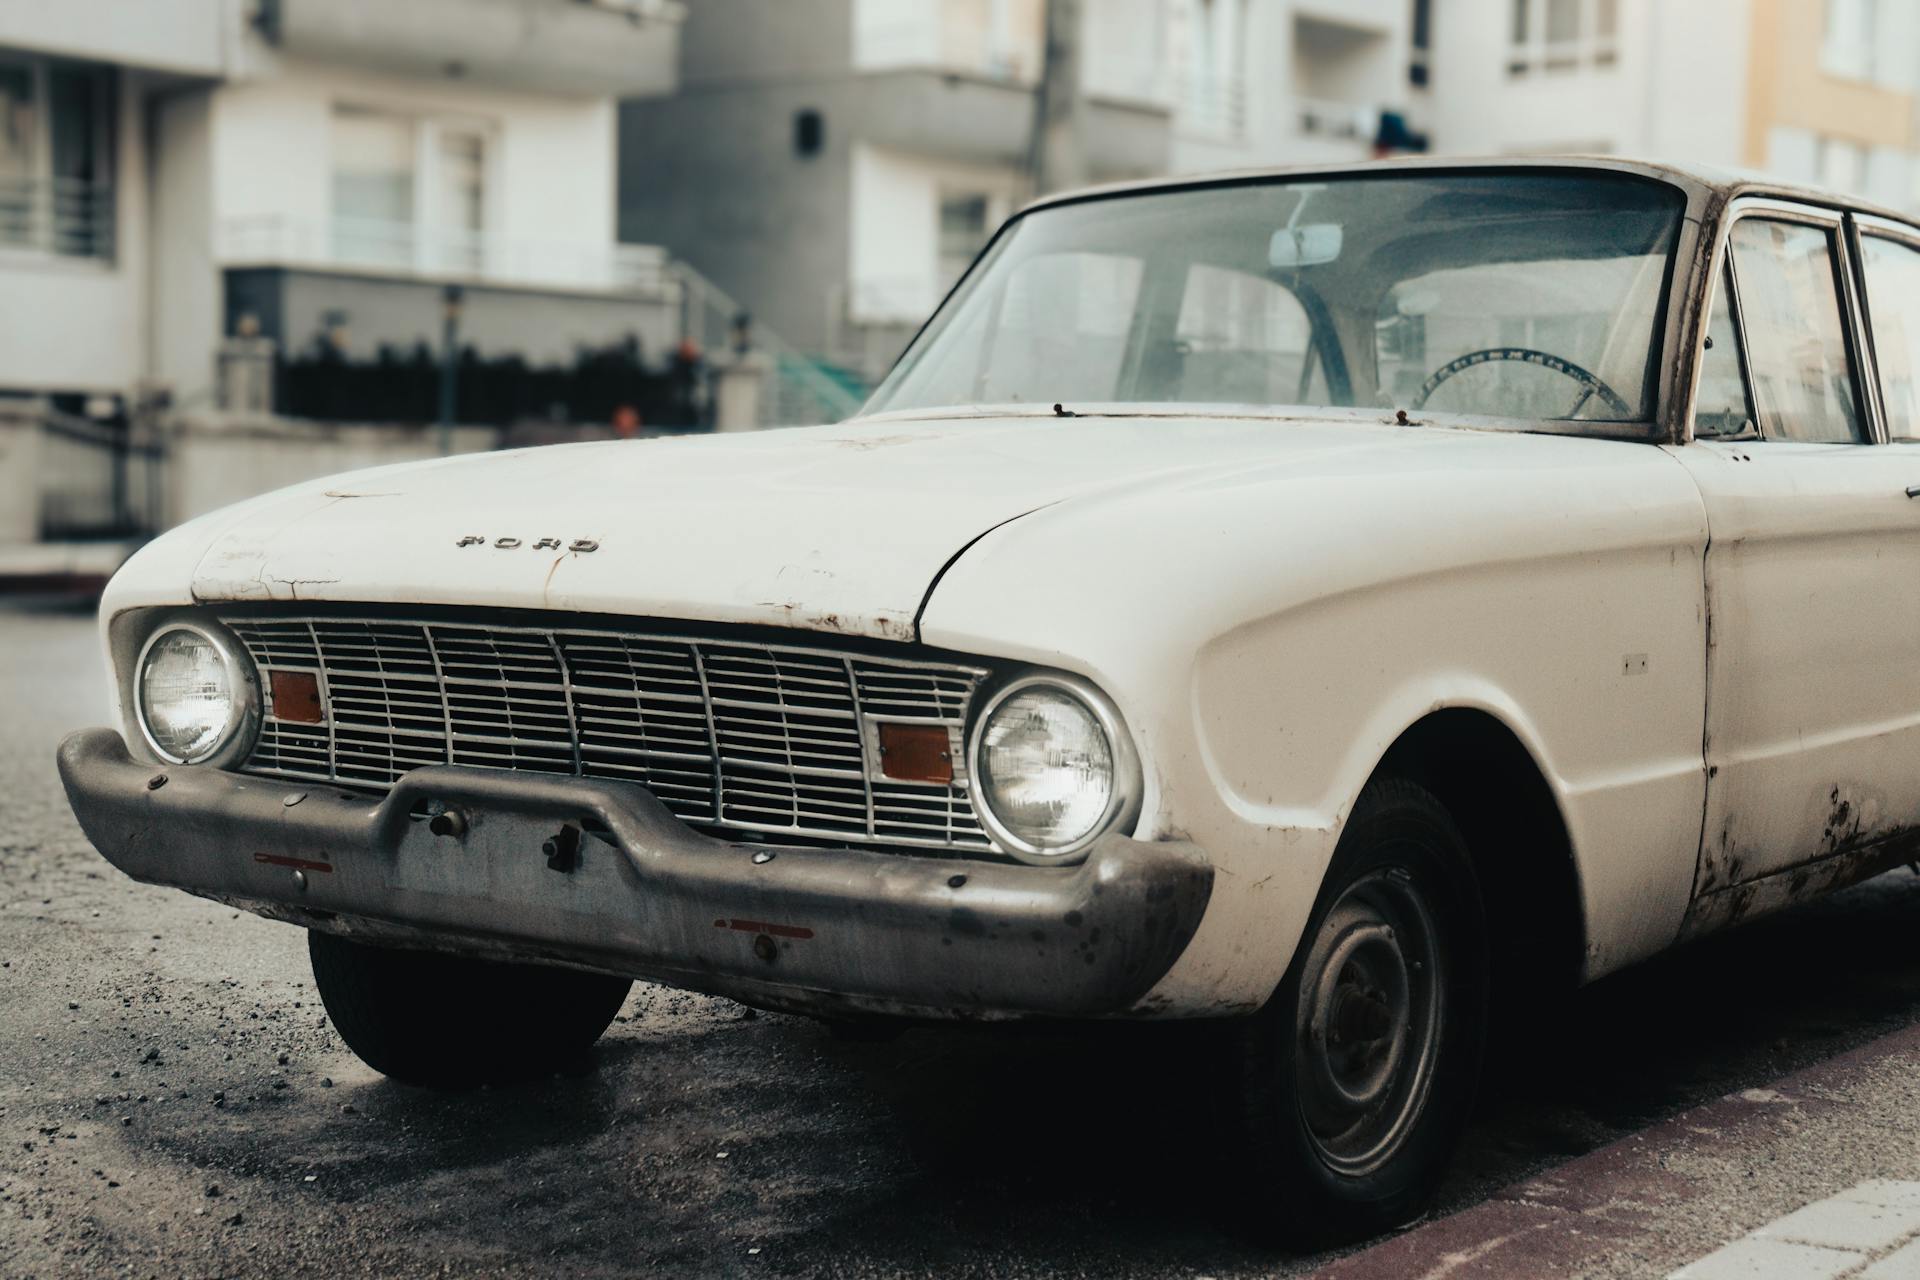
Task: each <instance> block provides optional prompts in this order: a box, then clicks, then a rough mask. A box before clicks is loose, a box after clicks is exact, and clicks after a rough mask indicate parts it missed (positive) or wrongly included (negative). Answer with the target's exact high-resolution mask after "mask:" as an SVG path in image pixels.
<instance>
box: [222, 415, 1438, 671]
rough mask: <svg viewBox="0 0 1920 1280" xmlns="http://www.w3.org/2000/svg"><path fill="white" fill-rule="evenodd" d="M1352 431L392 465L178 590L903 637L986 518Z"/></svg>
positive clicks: (656, 450) (243, 541)
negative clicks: (605, 615)
mask: <svg viewBox="0 0 1920 1280" xmlns="http://www.w3.org/2000/svg"><path fill="white" fill-rule="evenodd" d="M1371 426H1372V424H1371V423H1365V424H1363V423H1356V422H1351V421H1350V422H1327V421H1318V422H1303V421H1285V420H1279V421H1276V420H1272V419H1267V420H1256V419H1247V418H1237V419H1236V418H1220V419H1204V418H1203V419H1139V418H1133V419H1129V418H1054V417H1045V416H1042V417H1015V418H1007V417H998V418H968V419H952V420H942V421H934V422H900V421H891V422H889V421H878V420H868V421H866V422H858V423H853V424H848V425H843V426H838V427H815V428H805V429H794V430H784V431H771V432H760V433H754V434H743V435H738V436H734V435H722V436H707V437H695V438H679V439H656V440H641V441H605V442H595V443H590V444H580V445H565V446H554V447H547V448H540V449H527V450H518V451H513V452H506V453H491V454H477V455H469V456H465V457H460V458H451V459H436V460H432V461H428V462H418V463H406V464H401V465H398V466H390V467H382V468H377V469H374V470H371V471H363V472H357V473H353V474H350V475H345V476H337V477H334V478H332V479H330V480H326V481H319V482H314V483H311V484H306V485H301V486H298V487H295V488H292V489H288V490H283V491H281V492H279V493H276V494H271V495H268V496H266V497H264V498H260V499H255V500H253V501H252V502H250V503H248V504H246V505H245V506H244V507H242V508H238V509H236V510H235V512H234V513H233V518H232V519H230V520H229V521H226V522H224V524H223V525H222V526H221V527H220V528H219V529H218V531H217V532H216V533H214V534H213V535H212V537H211V539H210V541H209V543H208V545H207V548H206V551H205V553H204V555H202V556H201V557H200V559H199V562H198V566H197V568H196V570H195V572H194V578H193V595H194V597H195V598H196V599H199V600H205V601H265V600H274V601H290V600H300V601H358V602H374V603H405V604H453V605H468V606H502V607H515V608H547V609H556V610H569V611H579V612H607V613H621V614H627V615H632V616H639V617H659V618H678V619H698V620H703V621H712V622H734V623H764V624H772V625H778V626H790V627H801V628H811V629H816V630H822V631H833V632H838V633H842V634H853V635H867V636H875V637H883V638H891V639H911V638H914V636H915V631H914V627H915V619H916V617H917V615H918V614H919V612H920V608H921V605H922V603H923V602H924V600H925V599H926V597H927V594H928V592H929V590H930V589H931V587H932V585H933V584H934V583H935V582H936V581H937V579H938V578H939V576H940V574H941V572H942V571H943V569H944V568H945V567H946V566H947V565H948V564H949V563H950V562H951V561H952V560H953V559H954V558H955V557H956V556H958V555H959V554H960V552H961V551H963V550H964V549H965V548H966V547H967V545H968V544H969V543H971V542H972V541H973V540H975V539H977V538H978V537H980V536H981V535H982V534H984V533H986V532H987V531H989V530H991V529H993V528H995V527H997V526H999V525H1001V524H1004V523H1006V522H1007V521H1010V520H1014V519H1017V518H1018V517H1020V516H1022V515H1024V514H1026V513H1028V512H1032V511H1034V510H1037V509H1039V508H1042V507H1046V506H1050V505H1053V504H1055V503H1059V502H1063V501H1070V500H1076V499H1082V498H1086V497H1088V496H1090V495H1094V494H1108V495H1112V494H1115V493H1118V492H1122V491H1124V490H1126V489H1128V488H1129V487H1132V486H1138V485H1143V484H1147V485H1152V484H1163V483H1167V482H1169V481H1170V480H1172V479H1174V478H1175V477H1177V476H1179V475H1181V474H1183V473H1186V474H1191V473H1194V472H1215V471H1219V470H1222V469H1228V470H1231V469H1236V468H1242V467H1248V466H1257V465H1271V464H1273V463H1274V462H1276V461H1280V460H1282V459H1284V460H1286V461H1288V462H1289V463H1293V464H1300V465H1305V464H1307V463H1308V462H1309V460H1310V459H1311V458H1313V457H1315V456H1324V455H1327V454H1330V453H1339V454H1346V453H1351V452H1354V451H1356V450H1359V451H1371V450H1373V449H1377V448H1378V447H1380V444H1381V441H1382V433H1381V432H1380V430H1379V429H1378V428H1377V427H1374V428H1373V429H1369V427H1371ZM1356 427H1357V428H1358V429H1356ZM1397 434H1399V433H1396V432H1391V431H1389V432H1386V433H1385V435H1386V436H1387V437H1391V436H1393V435H1397ZM1449 434H1451V433H1449ZM1289 469H1291V468H1289Z"/></svg>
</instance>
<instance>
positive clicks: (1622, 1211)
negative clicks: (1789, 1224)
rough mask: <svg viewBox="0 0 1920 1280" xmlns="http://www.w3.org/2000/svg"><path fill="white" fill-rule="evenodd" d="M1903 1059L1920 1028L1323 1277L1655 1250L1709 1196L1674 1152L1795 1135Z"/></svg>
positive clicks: (1551, 1263) (1426, 1275)
mask: <svg viewBox="0 0 1920 1280" xmlns="http://www.w3.org/2000/svg"><path fill="white" fill-rule="evenodd" d="M1897 1057H1907V1058H1910V1059H1920V1025H1915V1026H1911V1027H1907V1028H1905V1029H1904V1030H1901V1031H1896V1032H1893V1033H1891V1034H1890V1035H1886V1036H1883V1037H1881V1038H1880V1039H1878V1040H1875V1041H1872V1042H1870V1043H1868V1044H1864V1045H1861V1046H1860V1047H1859V1048H1857V1049H1853V1050H1850V1051H1848V1052H1847V1053H1843V1054H1841V1055H1839V1056H1838V1057H1835V1058H1831V1059H1828V1060H1827V1061H1825V1062H1822V1063H1817V1064H1815V1065H1814V1066H1811V1067H1807V1068H1804V1069H1803V1070H1800V1071H1797V1072H1795V1073H1793V1074H1792V1075H1789V1076H1785V1077H1783V1078H1782V1079H1780V1080H1778V1081H1775V1082H1774V1083H1773V1084H1771V1085H1769V1086H1767V1087H1765V1088H1760V1089H1747V1090H1744V1091H1742V1092H1740V1093H1735V1094H1729V1095H1727V1096H1726V1097H1724V1098H1721V1099H1719V1100H1718V1101H1715V1102H1710V1103H1707V1104H1705V1105H1704V1106H1699V1107H1694V1108H1692V1109H1691V1110H1688V1111H1683V1112H1681V1113H1680V1114H1679V1115H1677V1116H1674V1117H1673V1118H1672V1119H1669V1120H1664V1121H1662V1122H1660V1123H1659V1124H1656V1125H1653V1126H1651V1127H1649V1128H1647V1129H1643V1130H1641V1131H1640V1132H1639V1133H1636V1134H1633V1135H1631V1136H1630V1137H1626V1138H1622V1139H1620V1140H1619V1141H1618V1142H1614V1143H1612V1144H1611V1145H1608V1146H1605V1147H1601V1148H1600V1149H1599V1150H1597V1151H1593V1152H1589V1153H1588V1154H1587V1155H1584V1156H1580V1157H1578V1158H1576V1159H1574V1160H1570V1161H1568V1162H1567V1163H1566V1164H1563V1165H1561V1166H1559V1167H1558V1168H1556V1169H1553V1170H1552V1171H1550V1172H1548V1173H1545V1174H1542V1175H1540V1176H1538V1177H1534V1178H1529V1179H1527V1180H1526V1181H1524V1182H1517V1183H1515V1184H1513V1185H1512V1186H1510V1187H1507V1188H1506V1189H1504V1190H1502V1191H1499V1192H1496V1193H1495V1194H1494V1195H1493V1196H1492V1197H1491V1198H1490V1199H1488V1200H1485V1201H1483V1202H1482V1203H1480V1204H1478V1205H1475V1206H1473V1207H1472V1208H1469V1209H1463V1210H1461V1211H1460V1212H1458V1213H1455V1214H1452V1215H1451V1216H1449V1217H1445V1218H1441V1219H1439V1220H1437V1221H1434V1222H1428V1223H1425V1224H1423V1225H1420V1226H1417V1227H1414V1228H1413V1229H1411V1230H1409V1231H1406V1232H1404V1233H1402V1234H1400V1235H1397V1236H1393V1237H1391V1238H1389V1239H1386V1240H1383V1241H1381V1242H1379V1243H1378V1244H1374V1245H1371V1246H1369V1247H1367V1248H1366V1249H1363V1250H1362V1251H1360V1252H1359V1253H1355V1254H1349V1255H1348V1256H1347V1257H1344V1258H1341V1259H1339V1260H1337V1261H1335V1262H1332V1263H1329V1264H1328V1265H1327V1266H1325V1267H1322V1268H1321V1269H1320V1270H1318V1271H1316V1272H1314V1273H1313V1274H1314V1276H1315V1277H1316V1278H1317V1280H1438V1278H1439V1277H1446V1278H1447V1280H1535V1278H1536V1277H1540V1276H1549V1275H1563V1274H1568V1273H1571V1272H1574V1271H1576V1270H1578V1269H1579V1268H1581V1267H1583V1266H1586V1265H1589V1264H1593V1263H1598V1262H1600V1261H1602V1260H1604V1259H1606V1258H1608V1257H1611V1256H1613V1255H1616V1254H1619V1253H1621V1252H1623V1251H1626V1250H1629V1249H1635V1248H1636V1246H1645V1245H1649V1244H1652V1243H1655V1242H1657V1240H1658V1237H1659V1236H1660V1234H1661V1222H1662V1220H1663V1219H1664V1218H1667V1217H1670V1216H1671V1215H1672V1214H1673V1213H1674V1212H1675V1211H1679V1212H1682V1213H1685V1212H1687V1206H1688V1205H1689V1204H1690V1203H1692V1202H1694V1201H1698V1200H1701V1199H1704V1198H1705V1197H1706V1196H1707V1195H1708V1188H1707V1187H1706V1186H1705V1185H1704V1184H1703V1182H1702V1181H1701V1180H1699V1179H1696V1178H1693V1177H1689V1176H1688V1175H1686V1174H1683V1173H1680V1172H1678V1171H1676V1170H1675V1169H1674V1168H1672V1167H1670V1166H1669V1163H1668V1160H1667V1157H1668V1156H1669V1155H1671V1154H1672V1153H1674V1152H1676V1151H1679V1150H1682V1149H1686V1148H1694V1147H1698V1146H1699V1145H1700V1144H1701V1142H1702V1141H1703V1140H1705V1141H1710V1142H1711V1143H1713V1144H1714V1145H1715V1146H1716V1147H1737V1146H1740V1145H1743V1144H1751V1143H1758V1142H1762V1141H1765V1140H1769V1139H1784V1138H1787V1137H1790V1136H1791V1135H1792V1134H1793V1133H1794V1132H1796V1131H1798V1130H1800V1129H1803V1128H1804V1127H1805V1125H1806V1122H1807V1121H1808V1120H1809V1119H1818V1118H1820V1117H1821V1116H1822V1115H1824V1114H1828V1113H1831V1112H1833V1111H1835V1110H1837V1109H1838V1108H1839V1107H1841V1106H1842V1105H1843V1104H1842V1103H1839V1102H1836V1101H1833V1100H1832V1099H1833V1098H1834V1097H1835V1095H1836V1094H1838V1093H1839V1092H1841V1091H1843V1090H1844V1089H1845V1088H1846V1086H1847V1085H1848V1084H1849V1083H1850V1082H1851V1081H1853V1080H1854V1079H1856V1078H1858V1077H1860V1076H1862V1075H1863V1074H1864V1073H1865V1072H1866V1071H1867V1070H1868V1069H1870V1068H1872V1067H1873V1066H1876V1065H1878V1064H1881V1063H1883V1062H1885V1061H1887V1060H1888V1059H1890V1058H1897ZM1783 1104H1784V1105H1783ZM1736 1234H1737V1233H1736ZM1639 1251H1644V1252H1651V1250H1639ZM1680 1261H1685V1259H1681V1260H1680ZM1675 1265H1678V1263H1676V1264H1675Z"/></svg>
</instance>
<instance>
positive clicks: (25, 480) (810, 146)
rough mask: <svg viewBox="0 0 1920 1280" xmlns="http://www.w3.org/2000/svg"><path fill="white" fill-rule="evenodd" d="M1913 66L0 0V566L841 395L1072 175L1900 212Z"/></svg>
mask: <svg viewBox="0 0 1920 1280" xmlns="http://www.w3.org/2000/svg"><path fill="white" fill-rule="evenodd" d="M1917 85H1920V5H1916V4H1915V3H1913V0H1685V2H1684V3H1681V2H1680V0H0V580H5V579H7V578H8V576H9V572H10V570H9V565H14V566H18V565H26V566H29V568H30V569H31V568H32V567H33V566H43V567H44V566H54V567H55V568H57V567H58V566H59V565H62V564H64V565H68V566H72V565H75V564H92V563H101V564H105V563H109V562H110V561H111V560H112V559H113V558H114V557H115V556H117V555H119V554H121V553H122V551H123V550H124V547H125V546H126V545H127V542H128V540H130V539H137V538H138V537H140V536H142V535H144V534H147V533H150V532H151V531H153V530H154V529H156V528H158V527H162V526H164V525H165V524H167V523H171V522H173V521H175V520H178V519H181V518H184V517H186V516H189V515H192V514H195V513H196V512H198V511H201V510H205V509H207V508H209V507H211V506H213V505H218V504H219V503H221V502H224V501H228V500H231V499H232V498H235V497H239V496H243V495H244V494H246V493H249V492H253V491H257V490H259V489H264V488H267V487H270V486H272V485H277V484H280V483H284V482H287V481H290V480H293V479H297V478H299V477H301V476H304V475H310V474H317V473H321V472H326V471H333V470H339V469H343V468H346V467H349V466H354V465H359V464H362V463H366V462H374V461H382V460H389V459H398V458H406V457H416V456H428V455H431V454H433V453H436V452H441V451H446V450H449V449H458V448H480V447H491V446H493V445H496V444H498V443H500V442H502V441H507V440H511V441H516V442H520V441H541V440H548V439H565V438H574V437H578V436H581V435H591V434H632V433H636V432H645V431H655V430H706V429H713V428H715V427H721V428H733V427H741V426H755V425H766V424H771V423H775V422H807V421H823V420H827V419H831V418H835V417H842V416H846V415H848V414H850V413H852V412H854V411H855V410H856V409H857V407H858V405H859V403H860V400H861V398H862V397H863V396H864V394H865V392H866V389H867V388H868V387H869V386H870V385H871V384H872V382H873V381H874V380H875V379H876V378H877V377H878V376H880V375H881V374H882V373H883V372H884V371H885V369H886V367H887V366H888V365H889V364H890V362H891V361H892V359H893V358H894V357H895V356H896V355H897V354H898V352H899V350H900V348H901V347H902V346H903V345H904V343H905V342H906V341H907V340H908V339H909V338H910V337H911V335H912V333H913V332H914V330H915V329H916V328H917V327H918V326H919V324H920V323H921V322H922V321H923V320H924V319H925V318H926V316H927V314H928V313H929V312H930V311H931V310H932V308H933V307H934V306H935V305H936V304H937V302H938V300H939V299H940V297H941V296H942V295H943V294H944V292H945V290H946V289H947V288H948V287H949V286H950V285H951V284H952V283H953V282H954V281H955V280H956V279H957V278H958V277H959V275H960V274H961V273H962V272H963V271H964V270H965V268H966V266H967V264H968V263H969V262H970V261H971V260H972V258H973V256H974V255H975V254H976V253H977V252H978V251H979V249H980V248H981V247H982V246H983V245H984V244H985V243H986V241H987V240H988V238H989V237H990V236H991V235H992V233H993V231H994V229H995V228H996V227H997V226H998V225H999V224H1000V223H1001V222H1002V221H1003V220H1004V219H1005V218H1006V217H1007V216H1008V215H1009V214H1010V213H1011V212H1013V211H1014V210H1015V209H1017V208H1018V207H1019V206H1020V205H1021V204H1022V203H1023V202H1024V201H1026V200H1027V199H1029V198H1031V197H1032V196H1033V194H1035V192H1036V191H1040V190H1044V189H1049V188H1053V187H1058V186H1062V185H1072V184H1074V183H1077V182H1081V181H1101V180H1107V179H1117V178H1135V177H1150V176H1154V175H1159V174H1166V173H1182V172H1193V171H1200V170H1207V169H1215V168H1224V167H1236V166H1250V165H1273V164H1295V163H1334V162H1339V163H1344V162H1348V161H1355V160H1361V159H1365V158H1367V157H1369V156H1375V155H1383V154H1391V153H1395V152H1405V151H1416V152H1417V151H1432V152H1437V153H1442V154H1446V153H1459V154H1465V153H1473V154H1529V153H1546V152H1557V151H1607V152H1625V153H1632V154H1638V155H1643V156H1649V157H1654V158H1661V157H1672V158H1684V159H1688V160H1695V161H1706V162H1710V163H1718V164H1722V165H1729V166H1742V167H1748V168H1756V169H1767V170H1771V171H1773V172H1776V173H1779V174H1781V175H1783V176H1787V177H1791V178H1797V179H1805V180H1811V181H1816V182H1820V183H1824V184H1828V185H1832V186H1836V187H1839V188H1841V189H1844V190H1847V191H1850V192H1855V193H1859V194H1864V195H1867V196H1870V197H1872V198H1874V199H1876V200H1878V201H1880V202H1881V203H1884V204H1888V205H1892V206H1895V207H1900V208H1909V209H1913V208H1920V98H1917V97H1916V86H1917ZM89 557H91V559H89ZM33 571H34V572H38V571H39V570H37V569H35V570H33ZM49 571H50V572H51V571H52V570H49ZM13 576H15V577H18V576H20V574H19V573H18V572H15V573H14V575H13Z"/></svg>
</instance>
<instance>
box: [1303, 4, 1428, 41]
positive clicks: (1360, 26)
mask: <svg viewBox="0 0 1920 1280" xmlns="http://www.w3.org/2000/svg"><path fill="white" fill-rule="evenodd" d="M1293 12H1294V16H1295V17H1296V18H1305V19H1307V20H1309V21H1313V22H1322V23H1325V24H1327V25H1328V26H1332V27H1345V28H1347V29H1349V30H1351V31H1355V32H1366V33H1368V34H1370V35H1389V34H1391V33H1393V32H1395V31H1398V30H1400V29H1401V28H1403V27H1404V26H1405V25H1406V23H1407V14H1408V8H1407V3H1406V0H1293Z"/></svg>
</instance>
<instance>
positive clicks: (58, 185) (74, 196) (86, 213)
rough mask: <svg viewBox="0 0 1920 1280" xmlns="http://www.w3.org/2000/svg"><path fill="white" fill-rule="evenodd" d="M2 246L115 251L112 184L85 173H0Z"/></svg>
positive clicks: (76, 252) (91, 253)
mask: <svg viewBox="0 0 1920 1280" xmlns="http://www.w3.org/2000/svg"><path fill="white" fill-rule="evenodd" d="M0 248H8V249H30V250H33V251H35V252H39V253H54V254H60V255H61V256H63V257H73V258H111V257H112V256H113V187H112V186H111V185H110V184H108V183H105V182H89V181H86V180H84V179H80V178H41V177H31V178H30V177H22V176H20V175H17V174H0Z"/></svg>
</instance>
